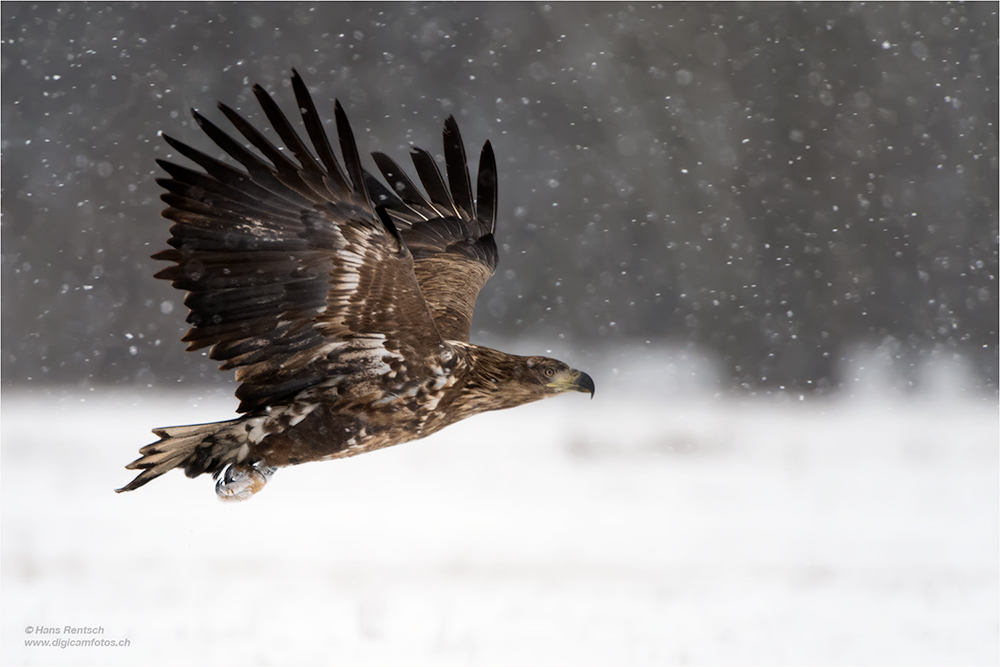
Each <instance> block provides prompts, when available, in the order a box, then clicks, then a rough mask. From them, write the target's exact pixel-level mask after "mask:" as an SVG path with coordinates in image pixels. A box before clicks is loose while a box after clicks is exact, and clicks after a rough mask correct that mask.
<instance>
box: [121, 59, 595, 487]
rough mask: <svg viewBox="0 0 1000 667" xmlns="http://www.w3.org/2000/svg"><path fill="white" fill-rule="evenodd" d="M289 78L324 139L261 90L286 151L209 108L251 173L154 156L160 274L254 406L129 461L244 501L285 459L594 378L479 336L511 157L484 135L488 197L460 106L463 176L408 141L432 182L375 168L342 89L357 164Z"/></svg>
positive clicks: (354, 447)
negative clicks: (228, 127) (477, 320)
mask: <svg viewBox="0 0 1000 667" xmlns="http://www.w3.org/2000/svg"><path fill="white" fill-rule="evenodd" d="M292 89H293V91H294V93H295V99H296V102H297V104H298V108H299V112H300V114H301V116H302V122H303V125H304V126H305V130H306V132H307V134H308V136H309V140H310V142H311V143H312V150H313V151H315V153H314V152H312V151H310V149H309V148H308V147H307V145H306V144H305V143H304V142H303V140H302V138H301V137H300V136H299V134H298V133H297V132H296V131H295V130H294V129H293V127H292V125H291V123H289V121H288V119H287V118H286V117H285V115H284V114H283V113H282V112H281V110H280V109H279V107H278V105H277V104H276V103H275V102H274V100H273V99H272V98H271V96H270V95H269V94H268V93H267V92H266V91H265V90H264V89H263V88H261V87H260V86H259V85H255V86H254V87H253V92H254V95H255V96H256V97H257V99H258V101H259V102H260V105H261V107H262V108H263V110H264V113H265V115H266V116H267V118H268V120H269V121H270V122H271V125H272V126H273V128H274V131H275V132H276V133H277V135H278V136H279V137H280V138H281V140H282V142H283V143H284V144H285V148H286V150H285V151H283V150H281V149H279V148H278V147H276V146H275V145H274V144H272V143H271V141H269V140H268V139H267V138H266V137H265V136H264V135H263V134H262V133H261V132H259V131H258V130H256V129H255V128H254V127H253V126H252V125H250V123H249V122H247V120H245V119H244V118H243V117H242V116H240V115H239V114H237V113H236V112H235V111H233V110H232V109H231V108H229V107H228V106H226V105H224V104H222V103H220V104H219V109H220V110H221V111H222V113H223V114H224V115H225V116H226V118H228V119H229V121H230V122H231V123H232V124H233V126H235V128H236V129H237V130H238V131H239V133H240V134H242V135H243V137H244V138H245V139H246V140H247V141H249V142H250V143H251V144H252V145H253V146H254V147H255V148H256V149H257V150H258V151H259V154H257V153H255V152H253V151H252V150H250V149H248V148H247V147H246V146H244V145H243V144H242V143H241V142H239V141H237V140H235V139H233V138H232V137H230V136H229V135H227V134H226V133H225V132H223V131H222V130H220V129H219V128H218V127H217V126H216V125H214V124H213V123H212V122H210V121H209V120H207V119H206V118H205V117H203V116H202V115H200V114H199V113H198V112H197V111H192V113H193V115H194V119H195V121H196V122H197V123H198V126H199V127H200V128H201V129H202V130H203V131H204V132H205V134H207V135H208V137H209V138H210V139H211V140H212V141H214V142H215V143H216V144H217V145H218V146H219V147H220V148H221V149H222V150H223V151H225V152H226V153H227V154H228V155H229V156H230V157H232V158H233V159H235V160H236V161H237V162H239V163H240V164H241V165H242V166H243V169H239V168H236V167H233V166H231V165H229V164H227V163H225V162H222V161H219V160H217V159H215V158H213V157H210V156H208V155H206V154H205V153H202V152H201V151H198V150H196V149H194V148H191V147H190V146H188V145H187V144H184V143H182V142H180V141H178V140H176V139H173V138H172V137H169V136H166V135H164V139H165V140H166V141H167V143H168V144H170V146H172V147H173V148H174V149H175V150H176V151H177V152H178V153H180V154H181V155H183V156H185V157H186V158H188V159H190V160H191V161H193V162H194V163H195V164H197V165H198V166H199V167H201V169H202V171H198V170H194V169H190V168H188V167H184V166H181V165H177V164H174V163H172V162H167V161H165V160H157V162H158V163H159V164H160V166H161V167H162V168H163V169H164V170H165V171H166V172H167V173H168V174H169V175H170V178H162V179H158V180H157V183H159V184H160V185H161V186H162V187H163V188H164V189H165V190H166V192H165V193H163V194H162V195H161V199H162V200H163V201H164V202H165V203H166V204H167V208H166V209H165V210H164V211H163V217H165V218H167V219H169V220H172V221H173V223H174V224H173V226H172V227H171V228H170V233H171V234H172V236H171V238H170V240H169V241H168V243H169V244H170V246H171V248H170V249H168V250H164V251H162V252H159V253H157V254H155V255H153V258H154V259H158V260H166V261H169V262H173V264H172V265H171V266H169V267H167V268H165V269H163V270H162V271H160V272H159V273H157V274H156V277H157V278H162V279H164V280H169V281H171V284H172V285H173V286H174V287H176V288H177V289H179V290H183V291H185V292H187V296H185V298H184V303H185V305H186V306H187V307H188V308H189V309H190V311H191V312H190V314H189V315H188V317H187V321H188V322H189V323H190V324H191V329H190V330H189V331H188V333H187V335H185V336H184V338H183V340H184V341H186V342H187V343H188V348H187V349H188V350H198V349H201V348H205V347H211V349H210V352H209V357H210V358H212V359H216V360H219V361H221V362H222V364H221V366H220V367H219V368H220V370H228V369H236V379H237V380H238V381H239V382H240V383H241V384H240V386H239V388H238V389H237V391H236V396H237V398H239V399H240V405H239V408H238V412H239V413H241V416H240V417H238V418H237V419H233V420H230V421H224V422H216V423H211V424H197V425H191V426H169V427H165V428H157V429H153V433H154V434H155V435H157V436H159V438H160V439H159V440H158V441H157V442H154V443H153V444H151V445H147V446H145V447H143V448H142V449H140V450H139V453H140V454H141V455H142V456H141V457H140V458H139V459H137V460H135V461H133V462H132V463H130V464H128V465H127V466H126V468H128V469H130V470H139V471H141V472H140V473H139V474H138V476H136V478H135V479H133V480H132V481H131V482H129V483H128V484H127V485H126V486H124V487H123V488H121V489H118V491H119V492H121V491H132V490H134V489H137V488H139V487H140V486H142V485H144V484H146V483H147V482H149V481H150V480H152V479H155V478H157V477H159V476H160V475H162V474H163V473H165V472H167V471H168V470H171V469H173V468H182V469H183V470H184V472H185V473H187V475H188V476H189V477H195V476H197V475H200V474H202V473H211V474H212V476H213V477H215V478H216V479H217V480H218V482H217V484H216V492H217V493H218V494H219V496H220V497H221V498H222V499H224V500H245V499H247V498H249V497H250V496H252V495H253V494H254V493H256V492H257V491H259V490H260V489H261V488H262V487H263V486H264V484H265V483H266V482H267V480H268V479H269V478H270V476H271V475H272V474H273V473H274V471H275V469H277V468H280V467H283V466H290V465H296V464H299V463H308V462H310V461H325V460H328V459H338V458H344V457H347V456H355V455H357V454H363V453H365V452H370V451H372V450H375V449H381V448H383V447H389V446H391V445H398V444H400V443H403V442H407V441H409V440H416V439H418V438H424V437H427V436H428V435H430V434H432V433H435V432H437V431H440V430H441V429H442V428H444V427H445V426H448V425H449V424H453V423H455V422H457V421H459V420H460V419H465V418H466V417H471V416H472V415H475V414H478V413H480V412H486V411H487V410H499V409H504V408H512V407H515V406H518V405H523V404H525V403H530V402H532V401H537V400H539V399H541V398H547V397H549V396H555V395H556V394H561V393H563V392H566V391H581V392H589V393H590V395H591V397H593V394H594V381H593V380H592V379H591V378H590V376H589V375H587V374H586V373H583V372H581V371H578V370H574V369H572V368H570V367H569V366H567V365H566V364H564V363H563V362H561V361H556V360H555V359H549V358H546V357H539V356H531V357H520V356H515V355H512V354H506V353H504V352H499V351H497V350H492V349H490V348H488V347H483V346H480V345H473V344H471V343H470V342H469V329H470V326H471V323H472V311H473V308H474V306H475V302H476V296H477V295H478V294H479V290H480V289H481V288H482V286H483V285H484V284H485V283H486V281H487V280H488V279H489V277H490V276H491V275H493V272H494V269H495V268H496V264H497V247H496V243H495V241H494V238H493V233H494V230H495V227H496V217H497V175H496V160H495V158H494V156H493V149H492V147H491V146H490V142H488V141H487V142H486V143H485V144H484V146H483V150H482V153H481V154H480V157H479V173H478V175H477V178H476V199H475V200H473V193H472V183H471V179H470V177H469V170H468V167H467V166H466V158H465V146H464V144H463V143H462V138H461V135H460V134H459V132H458V124H457V123H456V122H455V119H454V117H449V118H448V119H447V120H446V121H445V124H444V158H445V166H446V168H447V182H446V181H445V179H444V178H443V177H442V175H441V172H440V171H439V169H438V166H437V163H436V162H435V160H434V158H433V157H432V156H431V154H430V153H428V152H427V151H425V150H423V149H420V148H415V149H413V151H412V153H411V158H412V159H413V165H414V167H415V169H416V172H417V176H418V177H419V179H420V182H421V184H422V185H423V188H424V192H421V191H420V190H419V189H418V188H417V186H416V185H415V184H414V182H413V181H411V180H410V178H409V177H408V176H407V175H406V173H405V172H404V171H403V170H402V169H401V168H400V167H399V165H398V164H396V162H394V161H393V160H392V159H391V158H390V157H388V156H387V155H385V154H383V153H373V154H372V157H373V158H374V160H375V164H376V166H377V167H378V169H379V171H381V172H382V175H383V176H384V178H385V181H386V183H387V184H388V187H386V186H385V185H383V184H382V183H381V182H379V181H378V180H377V179H376V178H375V177H374V176H372V174H370V173H368V172H367V171H365V169H364V168H363V167H362V166H361V159H360V157H359V154H358V148H357V145H356V144H355V141H354V135H353V133H352V132H351V126H350V124H349V123H348V121H347V115H346V114H345V113H344V110H343V108H342V107H341V106H340V103H339V102H336V103H335V111H334V113H335V117H336V125H337V134H338V135H339V139H340V152H341V156H342V158H343V166H342V165H341V163H340V162H339V161H338V160H337V158H336V157H335V155H334V152H333V149H332V148H331V146H330V141H329V139H328V138H327V135H326V131H325V130H324V128H323V123H322V121H321V120H320V117H319V115H318V114H317V113H316V107H315V105H314V104H313V101H312V98H311V97H310V95H309V91H308V89H307V88H306V85H305V83H304V82H303V81H302V78H301V77H300V76H299V74H298V72H296V71H295V70H292Z"/></svg>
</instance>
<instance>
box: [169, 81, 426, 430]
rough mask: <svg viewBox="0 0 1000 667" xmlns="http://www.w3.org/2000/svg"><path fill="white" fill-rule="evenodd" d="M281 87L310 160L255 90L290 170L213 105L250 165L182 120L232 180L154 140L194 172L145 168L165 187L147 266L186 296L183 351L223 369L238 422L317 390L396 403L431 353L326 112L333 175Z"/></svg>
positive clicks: (314, 125)
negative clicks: (382, 395) (332, 139)
mask: <svg viewBox="0 0 1000 667" xmlns="http://www.w3.org/2000/svg"><path fill="white" fill-rule="evenodd" d="M292 84H293V89H294V92H295V96H296V101H297V102H298V106H299V109H300V112H301V114H302V119H303V122H304V125H305V128H306V130H307V132H308V134H309V138H310V140H311V143H312V145H313V148H314V149H315V151H316V154H317V156H318V160H317V158H316V157H314V156H313V154H312V153H311V152H310V151H309V149H308V148H307V147H306V145H305V144H304V143H303V141H302V140H301V138H300V137H299V136H298V135H297V134H296V132H295V130H293V129H292V127H291V125H290V124H289V122H288V120H287V119H286V117H285V116H284V114H283V113H282V112H281V110H280V109H279V108H278V106H277V104H276V103H275V102H274V101H273V100H272V99H271V97H270V96H269V95H268V94H267V92H265V91H264V90H263V89H262V88H261V87H260V86H255V87H254V89H253V91H254V94H255V95H256V97H257V99H258V100H259V101H260V104H261V106H262V107H263V109H264V112H265V114H266V115H267V117H268V119H269V120H270V122H271V124H272V125H273V127H274V129H275V131H276V133H277V134H278V136H279V137H280V138H281V140H282V141H283V142H284V144H285V146H286V148H287V149H288V152H290V153H291V157H289V156H288V155H287V154H286V153H285V152H283V151H281V150H279V149H278V148H277V147H276V146H274V145H273V144H272V143H271V142H270V141H269V140H268V139H267V138H265V137H264V136H263V135H262V134H261V133H260V132H258V131H257V130H256V129H254V128H253V126H251V125H250V124H249V123H248V122H247V121H246V120H245V119H243V118H242V117H241V116H240V115H239V114H237V113H236V112H235V111H233V110H232V109H230V108H229V107H227V106H225V105H223V104H219V108H220V109H221V111H222V112H223V114H225V116H226V117H227V118H228V119H229V120H230V121H231V122H232V124H233V125H234V126H235V128H236V129H237V130H238V131H239V132H240V134H242V135H243V137H245V138H246V139H247V140H248V141H249V142H250V143H251V144H252V145H253V146H254V147H256V148H257V150H258V151H259V152H260V155H261V156H263V157H261V156H258V155H257V154H256V153H254V152H253V151H251V150H249V149H248V148H246V147H245V146H244V145H242V144H241V143H240V142H238V141H236V140H234V139H233V138H232V137H230V136H229V135H227V134H226V133H225V132H223V131H222V130H220V129H219V128H218V127H217V126H215V125H214V124H212V123H211V122H210V121H208V120H207V119H206V118H204V117H203V116H201V115H200V114H198V113H197V112H193V113H194V117H195V120H196V121H197V123H198V125H199V126H200V127H201V128H202V130H203V131H204V132H205V133H206V134H207V135H208V136H209V138H211V139H212V141H214V142H215V143H216V144H217V145H218V146H219V147H220V148H222V150H224V151H225V152H226V153H227V154H229V155H230V156H231V157H232V158H233V159H235V160H236V161H237V162H239V163H240V164H241V165H242V166H243V167H244V169H245V171H244V170H241V169H238V168H236V167H233V166H230V165H228V164H226V163H224V162H221V161H219V160H216V159H215V158H212V157H210V156H208V155H206V154H205V153H202V152H200V151H198V150H196V149H194V148H191V147H190V146H187V145H185V144H183V143H181V142H180V141H177V140H176V139H173V138H171V137H166V136H165V137H164V138H165V139H166V140H167V142H168V143H169V144H170V145H171V146H172V147H174V148H175V149H176V150H177V151H178V152H179V153H180V154H182V155H184V156H185V157H187V158H189V159H191V160H192V161H193V162H195V163H196V164H197V165H199V166H200V167H201V168H202V169H203V170H204V171H196V170H193V169H189V168H187V167H183V166H180V165H176V164H173V163H170V162H166V161H163V160H160V161H159V163H160V165H161V166H162V167H163V168H164V169H165V170H166V171H167V173H168V174H169V175H170V178H167V179H158V181H157V182H158V183H159V184H160V185H161V186H162V187H164V188H165V189H166V190H167V192H166V193H164V194H163V195H162V199H163V201H164V202H166V203H167V204H168V208H167V209H166V210H165V211H164V212H163V215H164V217H166V218H168V219H170V220H172V221H173V222H174V225H173V226H172V227H171V234H172V238H171V239H170V240H169V244H170V245H171V246H172V247H171V249H169V250H165V251H163V252H160V253H157V254H156V255H153V257H154V258H156V259H162V260H169V261H172V262H174V265H173V266H170V267H168V268H166V269H164V270H162V271H160V272H159V273H158V274H157V277H158V278H163V279H166V280H170V281H172V284H173V286H174V287H176V288H178V289H181V290H185V291H187V292H188V294H187V296H186V297H185V299H184V303H185V305H187V306H188V308H189V309H190V311H191V312H190V314H189V316H188V318H187V319H188V322H189V323H190V324H191V329H190V331H188V333H187V334H186V335H185V336H184V339H183V340H185V341H187V342H188V343H189V346H188V349H189V350H196V349H200V348H204V347H209V346H211V349H210V351H209V357H210V358H212V359H216V360H219V361H222V362H223V363H222V365H221V366H220V368H221V369H233V368H235V369H236V379H237V380H238V381H240V382H241V383H242V384H241V385H240V387H239V389H238V390H237V392H236V395H237V397H238V398H240V399H241V403H240V407H239V411H240V412H248V411H251V410H254V409H257V408H260V407H262V406H265V405H269V404H271V403H274V402H276V401H280V400H281V399H283V398H287V397H289V396H291V395H294V394H296V393H298V392H299V391H302V390H304V389H306V388H308V387H312V386H315V385H318V384H321V383H327V384H329V385H336V386H338V387H341V386H345V387H353V389H354V392H353V396H354V397H355V398H357V397H358V396H361V395H364V393H365V391H369V390H370V391H371V392H375V391H377V390H378V391H390V392H391V391H396V390H401V389H402V388H403V387H404V386H405V383H406V382H407V381H408V378H409V380H410V381H419V380H420V379H422V378H424V377H426V373H427V372H428V371H427V368H426V366H427V364H429V363H432V359H434V358H435V355H436V353H439V352H441V351H442V350H443V349H444V348H443V346H444V343H443V341H442V337H441V334H440V333H439V332H438V328H437V326H436V324H435V322H434V319H433V317H432V315H431V310H430V309H429V308H428V304H427V302H426V301H425V299H424V296H423V295H422V292H421V285H420V284H419V283H418V278H417V274H415V272H414V271H415V267H414V256H413V254H412V253H411V251H410V250H409V249H408V248H407V244H406V242H405V241H404V239H403V237H402V236H401V234H400V231H399V230H398V229H397V227H396V225H395V224H394V222H393V220H392V219H391V218H390V216H389V215H388V214H387V213H386V212H385V210H384V209H383V208H382V207H380V206H375V205H374V204H373V202H372V199H371V196H370V194H369V192H368V189H367V186H366V176H368V175H367V174H365V172H364V170H363V169H362V167H361V161H360V159H359V155H358V150H357V146H356V144H355V141H354V136H353V133H352V131H351V127H350V124H349V123H348V121H347V116H346V115H345V113H344V111H343V109H342V108H341V106H340V104H339V102H338V103H337V104H336V125H337V133H338V135H339V139H340V148H341V154H342V156H343V160H344V167H341V165H340V163H339V162H338V161H337V158H336V157H335V156H334V153H333V150H332V148H331V147H330V143H329V140H328V138H327V135H326V132H325V131H324V129H323V125H322V122H321V121H320V119H319V116H318V115H317V113H316V109H315V106H314V105H313V102H312V99H311V98H310V96H309V92H308V90H307V88H306V86H305V84H304V83H303V81H302V79H301V78H300V77H299V75H298V73H297V72H294V70H293V76H292ZM292 157H294V160H293V159H291V158H292ZM414 238H415V239H416V238H418V236H415V237H414ZM359 387H362V388H367V389H359Z"/></svg>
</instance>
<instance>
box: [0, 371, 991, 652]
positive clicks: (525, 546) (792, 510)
mask: <svg viewBox="0 0 1000 667" xmlns="http://www.w3.org/2000/svg"><path fill="white" fill-rule="evenodd" d="M605 386H606V385H605ZM234 407H235V400H234V399H231V398H227V397H224V396H222V395H220V394H219V393H218V392H217V391H213V392H211V393H209V394H206V393H205V392H202V393H201V395H200V397H199V392H198V391H197V389H191V388H187V389H186V390H185V391H182V392H176V393H163V392H158V393H157V392H152V391H150V392H148V393H144V392H142V391H138V390H137V391H134V392H123V391H117V392H108V391H101V390H94V391H89V392H75V393H74V392H62V393H60V392H36V393H23V392H16V391H13V390H11V391H6V392H4V395H3V402H2V447H3V451H2V538H3V539H2V576H3V581H2V589H0V594H2V611H0V620H2V627H0V631H2V635H0V636H2V645H0V651H2V655H0V659H2V662H3V664H5V665H18V664H25V665H42V664H60V665H178V664H200V665H208V664H211V665H229V664H232V665H248V664H253V665H290V664H379V665H393V664H435V665H437V664H441V665H448V664H509V665H519V664H525V665H527V664H530V665H550V664H560V665H561V664H567V665H569V664H572V665H591V664H593V665H603V664H616V665H617V664H655V665H669V664H687V663H703V664H718V663H732V664H756V663H767V664H796V665H798V664H817V663H824V664H829V663H836V664H876V663H877V664H997V662H998V661H1000V648H998V647H1000V634H998V627H1000V593H998V591H1000V581H998V571H1000V516H998V514H1000V512H998V507H1000V502H998V497H1000V496H998V494H1000V483H998V480H1000V473H998V443H1000V426H998V409H997V404H996V401H995V399H967V400H953V399H946V398H941V397H938V398H936V399H931V398H919V397H918V398H915V399H911V400H902V399H886V398H879V399H876V398H875V397H873V396H868V397H859V398H854V399H847V398H844V399H824V400H820V399H806V400H798V397H794V396H792V397H784V396H777V397H770V398H756V399H753V398H736V397H729V396H713V395H712V394H711V392H692V393H690V394H688V395H686V396H685V395H683V393H682V392H678V393H676V394H674V395H663V396H658V397H657V396H655V395H654V394H652V393H649V392H646V393H643V394H628V393H623V392H618V391H615V390H614V389H611V390H604V391H602V382H601V379H600V378H598V394H597V399H595V400H594V401H592V402H591V401H588V400H587V397H585V396H582V395H573V396H566V397H560V398H558V399H555V400H552V401H547V402H543V403H540V404H536V405H532V406H527V407H523V408H519V409H517V410H515V411H508V412H502V413H496V414H492V415H484V416H480V417H476V418H474V419H471V420H468V421H466V422H464V423H461V424H458V425H456V426H454V427H451V428H449V429H446V430H445V431H443V432H442V433H440V434H438V435H436V436H433V437H432V438H430V439H428V440H425V441H421V442H416V443H410V444H408V445H405V446H402V447H398V448H394V449H389V450H384V451H381V452H376V453H373V454H369V455H366V456H361V457H358V458H355V459H349V460H345V461H334V462H330V463H323V464H311V465H307V466H302V467H299V468H292V469H286V470H281V471H279V472H278V474H276V475H275V477H274V478H273V479H272V481H271V482H270V484H268V487H267V488H266V489H265V490H264V491H263V492H262V493H261V494H260V495H258V496H256V497H255V498H253V499H252V500H251V501H249V502H247V503H244V504H240V505H224V504H222V503H220V502H219V501H217V500H216V497H215V493H214V491H213V485H212V481H211V480H210V479H208V478H207V477H202V478H199V479H195V480H190V479H187V478H185V477H184V476H183V475H182V474H180V473H176V472H175V473H171V474H169V475H167V476H166V477H164V478H161V479H159V480H157V481H155V482H154V483H152V484H150V485H149V486H147V487H145V488H143V489H141V490H139V491H137V492H135V493H131V494H125V495H116V494H114V493H113V492H112V489H113V488H115V487H118V486H121V485H122V484H124V483H125V482H127V481H128V480H129V479H130V473H129V472H128V471H126V470H124V469H123V468H122V466H123V465H124V464H125V463H127V462H129V461H130V460H132V459H133V458H134V457H135V455H136V449H137V448H138V447H139V446H141V445H143V444H146V443H147V442H150V441H151V440H152V437H151V436H150V434H149V429H150V428H151V427H153V426H163V425H172V424H182V423H192V422H200V421H214V420H218V419H225V418H229V416H230V415H231V414H232V410H233V409H234ZM40 626H41V627H47V628H60V629H61V630H62V631H63V632H61V633H60V634H59V635H53V634H48V635H45V634H39V631H38V630H37V629H38V628H39V627H40ZM66 626H73V627H77V626H90V627H95V626H96V627H100V628H102V629H103V634H99V635H94V636H96V637H97V638H99V639H104V640H117V641H121V640H127V641H128V645H127V646H124V647H95V646H88V647H80V646H68V647H66V648H58V647H51V646H50V647H39V646H31V647H29V646H26V641H27V640H32V639H52V638H56V639H60V638H61V639H79V638H81V637H83V638H86V635H83V636H81V635H67V634H65V627H66ZM29 629H31V632H30V633H29V632H28V630H29Z"/></svg>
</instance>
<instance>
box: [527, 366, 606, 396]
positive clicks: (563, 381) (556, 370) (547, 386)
mask: <svg viewBox="0 0 1000 667" xmlns="http://www.w3.org/2000/svg"><path fill="white" fill-rule="evenodd" d="M518 381H519V382H520V383H522V384H526V385H528V386H530V387H532V388H533V389H535V390H536V391H539V392H541V393H543V394H546V395H549V394H561V393H563V392H566V391H583V392H590V397H591V398H593V397H594V380H593V379H592V378H591V377H590V376H589V375H587V374H586V373H584V372H583V371H578V370H576V369H575V368H570V367H569V366H567V365H566V364H564V363H563V362H561V361H559V360H558V359H549V358H548V357H525V358H524V368H523V372H522V373H521V374H520V377H518Z"/></svg>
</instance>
